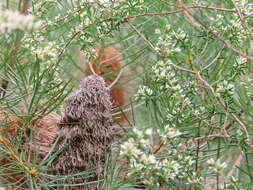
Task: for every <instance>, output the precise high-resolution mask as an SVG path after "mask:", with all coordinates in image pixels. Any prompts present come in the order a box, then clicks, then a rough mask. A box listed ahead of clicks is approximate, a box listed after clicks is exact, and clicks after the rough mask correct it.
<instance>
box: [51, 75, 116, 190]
mask: <svg viewBox="0 0 253 190" xmlns="http://www.w3.org/2000/svg"><path fill="white" fill-rule="evenodd" d="M111 106H112V104H111V101H110V96H109V93H108V90H107V88H106V84H105V82H104V80H103V78H102V77H99V76H98V75H91V76H88V77H86V78H85V79H84V80H83V81H82V82H81V84H80V86H79V89H78V90H76V91H75V92H73V93H72V94H71V95H70V97H69V98H68V99H67V106H66V107H65V114H64V116H63V118H62V120H61V123H60V124H59V125H58V126H59V128H60V129H61V131H62V137H61V138H60V140H59V142H58V143H57V144H58V146H57V147H56V149H55V151H57V150H59V148H61V146H62V145H63V144H64V150H63V151H62V152H61V153H60V155H59V156H58V157H57V158H56V159H55V160H54V162H53V164H52V167H53V168H56V169H57V170H58V174H60V175H68V174H75V173H79V172H82V171H85V170H87V169H91V168H97V171H96V172H95V173H93V174H92V175H91V177H89V178H87V176H86V179H85V178H84V176H76V177H74V179H71V180H67V181H64V183H71V184H76V183H85V182H89V181H94V180H97V179H98V178H99V177H102V176H103V171H104V163H105V153H106V152H107V150H108V148H109V146H110V143H111V142H112V130H111V126H112V116H111V113H110V112H111ZM82 177H83V178H82ZM61 183H63V182H62V181H60V182H59V184H61ZM95 186H96V185H90V186H87V187H86V189H88V190H93V189H96V187H95ZM58 189H64V190H65V189H68V190H70V189H71V190H79V189H84V185H80V186H75V187H65V188H64V187H59V188H58Z"/></svg>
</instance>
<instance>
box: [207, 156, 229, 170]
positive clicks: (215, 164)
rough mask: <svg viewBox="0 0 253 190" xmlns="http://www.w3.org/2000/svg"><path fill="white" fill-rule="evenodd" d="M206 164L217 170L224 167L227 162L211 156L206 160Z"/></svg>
mask: <svg viewBox="0 0 253 190" xmlns="http://www.w3.org/2000/svg"><path fill="white" fill-rule="evenodd" d="M207 164H208V166H209V168H210V169H211V170H213V171H215V172H219V171H220V170H223V169H224V168H226V167H227V163H226V162H222V163H221V160H220V159H218V160H214V159H213V158H211V159H209V160H207Z"/></svg>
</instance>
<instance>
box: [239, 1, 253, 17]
mask: <svg viewBox="0 0 253 190" xmlns="http://www.w3.org/2000/svg"><path fill="white" fill-rule="evenodd" d="M235 2H236V4H237V6H238V7H239V8H240V10H241V11H242V12H243V14H245V16H250V15H252V14H253V2H252V1H249V0H235Z"/></svg>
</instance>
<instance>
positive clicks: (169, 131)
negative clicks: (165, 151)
mask: <svg viewBox="0 0 253 190" xmlns="http://www.w3.org/2000/svg"><path fill="white" fill-rule="evenodd" d="M160 134H161V137H162V139H163V140H166V139H168V138H169V139H171V138H175V137H178V136H180V135H181V134H182V133H181V132H180V131H179V130H178V129H175V128H174V127H172V126H170V125H165V126H164V130H163V132H162V131H161V132H160Z"/></svg>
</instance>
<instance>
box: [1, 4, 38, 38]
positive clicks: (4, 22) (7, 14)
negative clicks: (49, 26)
mask: <svg viewBox="0 0 253 190" xmlns="http://www.w3.org/2000/svg"><path fill="white" fill-rule="evenodd" d="M40 26H41V22H40V21H35V18H34V16H33V15H23V14H21V13H19V12H18V11H12V10H9V9H4V8H3V7H2V6H1V5H0V33H4V32H10V31H12V30H16V29H19V30H36V29H38V28H40Z"/></svg>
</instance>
